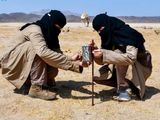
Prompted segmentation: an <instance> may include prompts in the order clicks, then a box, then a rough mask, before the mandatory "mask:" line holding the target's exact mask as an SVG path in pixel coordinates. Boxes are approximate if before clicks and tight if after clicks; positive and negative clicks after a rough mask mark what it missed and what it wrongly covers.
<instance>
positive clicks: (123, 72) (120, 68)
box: [94, 46, 152, 98]
mask: <svg viewBox="0 0 160 120" xmlns="http://www.w3.org/2000/svg"><path fill="white" fill-rule="evenodd" d="M102 51H103V60H99V61H98V63H100V61H101V62H102V63H101V64H114V65H115V66H116V73H117V74H116V75H117V86H118V87H119V84H120V83H121V82H122V81H124V80H125V78H126V77H128V76H129V77H130V78H129V79H130V80H131V81H132V83H133V84H134V85H135V86H136V87H137V88H138V89H139V90H140V97H141V98H143V96H144V93H145V81H146V80H147V78H148V77H149V76H150V75H151V72H152V69H151V68H147V67H145V66H143V65H142V64H140V63H139V62H138V61H137V60H136V58H137V49H136V48H135V47H133V46H127V49H126V53H122V52H121V51H120V50H115V51H111V50H102ZM129 66H130V67H131V71H129V70H128V67H129ZM112 67H113V65H112ZM102 68H103V67H102ZM102 68H100V69H99V70H97V71H96V73H95V76H94V79H96V80H107V79H109V77H110V76H111V74H112V69H104V68H103V69H102Z"/></svg>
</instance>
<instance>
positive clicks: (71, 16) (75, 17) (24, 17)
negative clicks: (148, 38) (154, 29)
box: [0, 9, 160, 23]
mask: <svg viewBox="0 0 160 120" xmlns="http://www.w3.org/2000/svg"><path fill="white" fill-rule="evenodd" d="M49 11H50V10H49V9H44V10H41V11H34V12H31V13H21V12H16V13H9V14H5V13H3V14H0V22H34V21H37V20H39V19H40V18H41V17H42V16H43V15H44V14H45V13H47V12H49ZM62 13H64V14H65V16H66V18H67V22H81V19H80V15H81V14H79V13H74V12H70V11H62ZM93 18H94V16H90V20H91V21H92V20H93ZM118 18H120V19H121V20H123V21H125V22H128V23H160V16H155V17H154V16H153V17H136V16H118Z"/></svg>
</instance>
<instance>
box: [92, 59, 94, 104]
mask: <svg viewBox="0 0 160 120" xmlns="http://www.w3.org/2000/svg"><path fill="white" fill-rule="evenodd" d="M92 106H94V61H93V58H92Z"/></svg>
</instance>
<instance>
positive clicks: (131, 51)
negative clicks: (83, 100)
mask: <svg viewBox="0 0 160 120" xmlns="http://www.w3.org/2000/svg"><path fill="white" fill-rule="evenodd" d="M93 28H94V29H95V30H96V31H97V32H98V33H99V35H100V37H101V49H98V48H96V49H95V50H93V55H94V60H95V62H96V63H98V64H100V65H103V66H102V67H101V68H100V69H99V70H98V72H97V74H96V75H95V76H94V80H95V82H97V83H99V84H105V85H110V86H114V87H117V95H116V96H114V97H113V99H115V100H119V101H129V100H131V92H132V94H136V95H137V96H138V97H140V99H142V98H143V97H144V94H145V82H146V80H147V78H148V77H149V76H150V75H151V72H152V64H151V55H150V53H149V52H148V51H147V50H146V49H145V47H144V42H145V40H144V38H143V36H142V34H141V33H139V32H138V31H136V30H134V29H133V28H131V27H130V26H129V25H127V24H125V23H124V22H123V21H121V20H119V19H117V18H115V17H110V16H108V15H106V14H99V15H97V16H96V17H95V18H94V20H93ZM92 45H93V43H92ZM95 46H96V45H95ZM111 64H112V65H111ZM109 66H110V67H111V66H112V69H110V67H109ZM129 66H132V67H131V68H132V71H131V74H132V75H131V76H132V77H131V79H130V80H128V79H127V78H126V76H127V71H128V67H129ZM108 73H109V74H112V75H113V76H112V77H110V79H108V78H109V74H108Z"/></svg>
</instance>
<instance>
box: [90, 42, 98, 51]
mask: <svg viewBox="0 0 160 120" xmlns="http://www.w3.org/2000/svg"><path fill="white" fill-rule="evenodd" d="M88 45H89V46H91V47H92V50H95V49H98V47H97V45H96V44H95V42H94V40H91V41H90V43H89V44H88Z"/></svg>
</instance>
